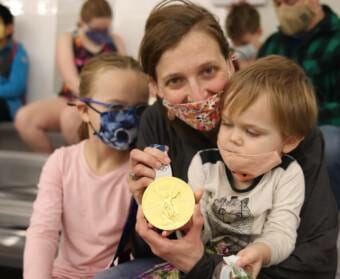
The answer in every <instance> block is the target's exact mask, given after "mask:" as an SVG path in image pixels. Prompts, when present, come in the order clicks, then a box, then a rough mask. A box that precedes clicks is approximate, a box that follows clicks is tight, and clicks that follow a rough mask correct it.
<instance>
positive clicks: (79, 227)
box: [24, 54, 148, 279]
mask: <svg viewBox="0 0 340 279" xmlns="http://www.w3.org/2000/svg"><path fill="white" fill-rule="evenodd" d="M147 99H148V87H147V82H146V78H145V76H144V74H143V73H142V72H141V69H140V67H139V65H138V63H137V62H136V61H135V60H133V59H132V58H130V57H126V56H117V55H113V54H105V55H102V56H98V57H96V58H94V59H93V60H91V61H90V62H89V63H88V64H87V65H86V66H85V67H84V69H83V71H82V73H81V76H80V98H79V100H77V102H76V106H77V109H78V112H79V115H80V117H81V119H82V121H83V123H82V125H81V127H80V133H79V134H80V136H81V137H87V138H86V139H84V140H83V141H82V142H80V143H78V144H76V145H72V146H69V147H63V148H60V149H58V150H56V151H55V152H54V153H53V154H52V155H51V156H50V158H49V159H48V161H47V163H46V164H45V166H44V168H43V171H42V174H41V177H40V182H39V185H38V188H39V191H38V196H37V199H36V201H35V203H34V209H33V215H32V218H31V224H30V227H29V228H28V231H27V241H26V247H25V252H24V278H25V279H38V278H43V279H48V278H77V279H79V278H93V276H94V275H95V274H96V273H97V272H99V271H101V270H103V269H105V268H107V267H108V266H109V265H110V263H111V261H112V255H113V254H114V253H115V251H116V248H117V244H118V241H119V239H120V236H121V233H122V230H123V226H124V224H125V221H126V218H127V214H128V208H129V204H130V200H131V195H130V192H129V188H128V185H127V172H128V159H129V149H130V148H131V147H133V145H134V143H135V140H136V133H137V126H138V123H139V117H140V115H141V112H142V111H143V109H144V108H145V103H146V102H147ZM60 232H61V241H60V245H59V251H58V255H57V258H56V260H54V257H55V254H56V251H57V247H58V243H59V233H60Z"/></svg>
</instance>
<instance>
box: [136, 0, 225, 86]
mask: <svg viewBox="0 0 340 279" xmlns="http://www.w3.org/2000/svg"><path fill="white" fill-rule="evenodd" d="M193 29H196V30H199V31H202V32H205V33H207V34H208V35H210V36H211V37H212V38H214V39H215V40H216V42H217V43H218V45H219V46H220V49H221V53H222V54H223V55H224V56H225V57H226V58H227V56H228V54H229V46H228V42H227V40H226V38H225V36H224V34H223V30H222V29H221V27H220V25H219V23H218V21H217V19H216V18H215V17H214V16H213V15H212V14H211V13H210V12H209V11H208V10H206V9H205V8H203V7H201V6H199V5H196V4H194V3H192V2H190V1H186V0H165V1H162V2H160V3H159V4H158V5H157V6H156V7H155V8H154V9H153V10H152V11H151V13H150V15H149V18H148V19H147V22H146V25H145V32H144V37H143V39H142V42H141V45H140V49H139V58H140V61H141V64H142V67H143V70H144V72H145V73H147V74H148V75H149V76H151V77H152V78H153V79H154V80H157V77H156V66H157V64H158V62H159V60H160V58H161V56H162V54H163V53H164V52H165V51H166V50H168V49H170V48H173V47H175V46H176V45H177V44H178V43H179V42H180V41H181V39H182V38H183V37H184V36H185V35H186V34H187V33H189V32H190V31H191V30H193Z"/></svg>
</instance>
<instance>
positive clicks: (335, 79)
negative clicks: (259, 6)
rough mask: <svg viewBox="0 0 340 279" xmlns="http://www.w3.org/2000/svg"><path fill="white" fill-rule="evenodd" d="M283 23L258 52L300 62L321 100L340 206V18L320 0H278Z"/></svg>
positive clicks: (322, 123)
mask: <svg viewBox="0 0 340 279" xmlns="http://www.w3.org/2000/svg"><path fill="white" fill-rule="evenodd" d="M274 5H275V11H276V14H277V18H278V20H279V23H280V27H279V31H278V32H276V33H274V34H272V35H271V36H270V37H269V38H268V39H267V40H266V41H265V43H264V44H263V46H262V47H261V49H260V51H259V54H258V56H259V57H263V56H266V55H269V54H279V55H283V56H286V57H288V58H291V59H293V60H294V61H295V62H297V63H298V64H300V65H301V66H302V67H303V68H304V70H305V71H306V73H307V75H308V76H309V78H310V79H311V81H312V83H313V85H314V87H315V90H316V94H317V98H318V102H319V125H320V126H321V127H320V128H321V131H322V132H323V136H324V138H325V145H326V152H325V153H326V159H327V164H328V171H329V175H330V182H331V186H332V188H333V192H334V193H335V196H336V200H337V204H338V208H339V209H340V19H339V17H338V16H337V15H336V14H335V13H334V12H333V11H332V10H331V9H330V8H329V7H328V6H324V5H323V6H321V4H320V2H319V0H274Z"/></svg>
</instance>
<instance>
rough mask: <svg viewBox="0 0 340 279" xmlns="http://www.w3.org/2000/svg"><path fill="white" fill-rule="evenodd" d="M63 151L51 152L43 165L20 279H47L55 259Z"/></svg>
mask: <svg viewBox="0 0 340 279" xmlns="http://www.w3.org/2000/svg"><path fill="white" fill-rule="evenodd" d="M63 150H64V149H59V150H57V151H56V152H54V153H53V154H52V155H51V156H50V157H49V159H48V160H47V162H46V163H45V165H44V167H43V169H42V172H41V175H40V181H39V184H38V195H37V199H36V200H35V202H34V205H33V214H32V217H31V223H30V226H29V228H28V230H27V235H26V245H25V251H24V278H25V279H50V278H51V277H52V269H53V262H54V258H55V255H56V251H57V247H58V242H59V232H60V230H61V215H62V204H63V201H62V199H63V198H62V177H63V173H62V169H61V167H60V166H61V165H62V159H63V153H64V152H63Z"/></svg>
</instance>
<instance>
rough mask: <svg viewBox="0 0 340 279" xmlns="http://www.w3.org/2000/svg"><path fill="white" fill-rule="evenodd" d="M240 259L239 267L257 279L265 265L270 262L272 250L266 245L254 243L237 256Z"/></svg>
mask: <svg viewBox="0 0 340 279" xmlns="http://www.w3.org/2000/svg"><path fill="white" fill-rule="evenodd" d="M237 255H238V256H240V259H239V260H238V261H237V262H236V264H237V266H239V267H242V268H244V270H245V271H246V272H247V273H248V274H250V275H251V278H254V279H256V277H257V275H258V274H259V273H260V270H261V268H262V266H263V265H265V264H268V263H269V261H270V256H271V251H270V248H269V247H268V246H267V245H266V244H264V243H252V244H249V245H248V246H247V247H246V248H244V249H242V250H241V251H240V252H238V254H237Z"/></svg>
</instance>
